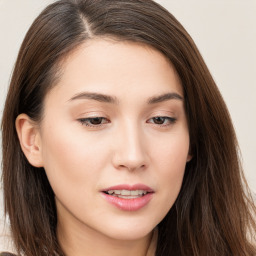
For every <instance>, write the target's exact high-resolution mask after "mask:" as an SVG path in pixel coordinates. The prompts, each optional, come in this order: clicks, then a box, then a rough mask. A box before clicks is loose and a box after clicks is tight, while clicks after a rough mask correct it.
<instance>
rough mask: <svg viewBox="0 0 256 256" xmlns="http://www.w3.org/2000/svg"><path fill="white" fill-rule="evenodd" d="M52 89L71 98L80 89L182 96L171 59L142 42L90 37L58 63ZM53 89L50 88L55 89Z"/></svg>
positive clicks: (115, 93) (119, 95) (108, 92)
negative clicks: (57, 71)
mask: <svg viewBox="0 0 256 256" xmlns="http://www.w3.org/2000/svg"><path fill="white" fill-rule="evenodd" d="M61 70H62V72H61V76H60V79H59V80H58V83H57V86H56V88H55V89H54V90H55V91H58V93H63V96H64V94H65V97H70V95H74V94H76V93H80V92H82V91H85V90H86V91H92V92H96V93H105V94H114V95H115V96H116V97H118V98H119V97H121V98H122V97H124V96H125V94H127V93H128V94H131V93H132V94H133V96H134V95H136V94H138V95H144V96H145V97H151V96H152V95H150V94H162V93H166V92H168V91H175V92H177V93H179V94H181V95H183V90H182V86H181V83H180V79H179V77H178V75H177V72H176V71H175V69H174V67H173V66H172V64H171V63H170V61H169V60H168V59H167V58H166V57H165V56H164V55H163V54H162V53H160V52H159V51H157V50H155V49H154V48H152V47H150V46H147V45H145V44H141V43H136V42H119V41H115V40H113V39H109V38H104V39H91V40H88V41H87V42H85V43H84V44H82V45H80V46H79V47H78V48H77V49H75V50H74V51H73V52H72V53H70V54H69V55H68V56H67V58H65V60H64V61H63V62H62V65H61ZM54 90H53V91H54Z"/></svg>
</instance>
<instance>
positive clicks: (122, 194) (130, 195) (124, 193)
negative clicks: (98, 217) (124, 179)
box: [103, 189, 152, 199]
mask: <svg viewBox="0 0 256 256" xmlns="http://www.w3.org/2000/svg"><path fill="white" fill-rule="evenodd" d="M103 193H105V194H107V195H111V196H115V197H119V198H124V199H134V198H139V197H142V196H145V195H146V194H148V193H152V192H148V191H146V190H126V189H123V190H107V191H103Z"/></svg>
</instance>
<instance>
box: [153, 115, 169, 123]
mask: <svg viewBox="0 0 256 256" xmlns="http://www.w3.org/2000/svg"><path fill="white" fill-rule="evenodd" d="M152 119H153V121H154V123H155V124H163V123H164V122H165V120H166V118H165V117H162V116H158V117H154V118H152Z"/></svg>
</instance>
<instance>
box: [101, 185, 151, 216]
mask: <svg viewBox="0 0 256 256" xmlns="http://www.w3.org/2000/svg"><path fill="white" fill-rule="evenodd" d="M108 190H145V191H147V192H148V193H147V194H146V195H144V196H142V197H138V198H133V199H126V198H119V197H116V196H112V195H108V194H106V193H104V191H108ZM101 192H102V195H103V197H104V198H105V199H106V200H107V201H108V202H109V203H110V204H113V205H114V206H115V207H117V208H119V209H121V210H123V211H137V210H139V209H141V208H143V207H144V206H146V205H147V204H148V203H149V201H150V200H151V199H152V197H153V194H154V191H153V189H152V188H150V187H148V186H146V185H144V184H135V185H128V184H121V185H117V186H112V187H109V188H106V189H103V190H102V191H101Z"/></svg>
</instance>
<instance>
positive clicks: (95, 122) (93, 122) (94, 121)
mask: <svg viewBox="0 0 256 256" xmlns="http://www.w3.org/2000/svg"><path fill="white" fill-rule="evenodd" d="M78 121H79V122H80V123H81V124H82V125H85V126H89V127H97V126H101V125H103V124H106V123H109V120H107V119H106V118H104V117H88V118H81V119H78Z"/></svg>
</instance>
